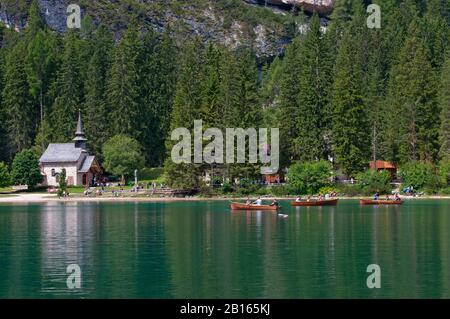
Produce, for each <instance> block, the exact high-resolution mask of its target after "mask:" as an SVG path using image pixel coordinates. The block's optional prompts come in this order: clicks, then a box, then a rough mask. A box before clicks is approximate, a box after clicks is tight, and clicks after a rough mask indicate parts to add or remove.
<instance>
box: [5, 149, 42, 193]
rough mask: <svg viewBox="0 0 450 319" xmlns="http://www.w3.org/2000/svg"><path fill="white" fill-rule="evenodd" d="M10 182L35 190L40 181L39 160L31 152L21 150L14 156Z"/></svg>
mask: <svg viewBox="0 0 450 319" xmlns="http://www.w3.org/2000/svg"><path fill="white" fill-rule="evenodd" d="M11 180H12V183H13V184H15V185H28V187H29V188H31V189H32V188H35V187H36V185H37V184H38V183H40V182H41V181H42V175H41V171H40V170H39V159H38V157H37V156H36V154H35V153H34V152H33V151H32V150H23V151H22V152H20V153H19V154H17V155H16V157H15V158H14V161H13V164H12V170H11Z"/></svg>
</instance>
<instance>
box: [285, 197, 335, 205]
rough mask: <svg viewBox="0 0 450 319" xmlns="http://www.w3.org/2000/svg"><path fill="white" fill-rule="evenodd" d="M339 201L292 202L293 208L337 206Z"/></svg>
mask: <svg viewBox="0 0 450 319" xmlns="http://www.w3.org/2000/svg"><path fill="white" fill-rule="evenodd" d="M338 201H339V199H324V200H310V201H300V202H291V206H294V207H298V206H336V205H337V203H338Z"/></svg>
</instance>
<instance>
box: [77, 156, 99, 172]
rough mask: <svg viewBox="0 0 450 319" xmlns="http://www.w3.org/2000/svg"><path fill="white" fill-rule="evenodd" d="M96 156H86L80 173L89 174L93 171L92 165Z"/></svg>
mask: <svg viewBox="0 0 450 319" xmlns="http://www.w3.org/2000/svg"><path fill="white" fill-rule="evenodd" d="M94 160H95V156H86V158H85V160H84V162H83V165H81V167H80V169H79V171H78V172H79V173H87V172H89V170H90V169H91V166H92V164H93V163H94Z"/></svg>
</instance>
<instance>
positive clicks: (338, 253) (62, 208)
mask: <svg viewBox="0 0 450 319" xmlns="http://www.w3.org/2000/svg"><path fill="white" fill-rule="evenodd" d="M449 206H450V205H449V202H448V201H417V202H411V203H407V204H405V205H404V206H402V207H373V206H368V207H361V206H359V205H358V203H357V202H355V201H343V202H342V203H340V205H339V206H337V207H298V208H290V207H288V205H287V203H283V214H288V215H289V217H288V218H287V219H283V218H280V217H279V216H278V215H277V214H276V213H271V212H258V211H252V212H234V213H231V212H230V210H229V208H228V204H227V203H226V202H192V203H191V202H189V203H120V204H116V203H109V204H108V203H50V204H42V205H37V204H33V205H0V267H1V270H2V272H1V275H0V298H17V297H23V298H36V297H38V298H73V297H75V298H80V297H82V298H132V297H137V298H247V297H248V298H259V297H261V298H268V297H270V298H346V297H357V298H377V297H397V298H400V297H413V298H414V297H425V298H431V297H434V298H442V297H447V298H449V297H450V246H449V245H450V244H449V243H450V236H449V229H450V218H449V216H448V211H449V209H448V208H449ZM374 263H375V264H378V265H380V267H381V270H382V289H379V290H369V289H368V288H367V287H366V278H367V276H368V274H367V273H366V268H367V266H368V265H369V264H374ZM69 264H78V265H79V266H80V267H81V270H82V288H81V289H79V290H69V289H68V288H67V287H66V279H67V276H68V274H66V267H67V265H69Z"/></svg>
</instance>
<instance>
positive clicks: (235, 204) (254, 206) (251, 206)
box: [231, 203, 280, 212]
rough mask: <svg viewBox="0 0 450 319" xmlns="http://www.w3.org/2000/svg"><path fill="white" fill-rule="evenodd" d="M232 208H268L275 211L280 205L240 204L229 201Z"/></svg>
mask: <svg viewBox="0 0 450 319" xmlns="http://www.w3.org/2000/svg"><path fill="white" fill-rule="evenodd" d="M231 209H232V210H268V211H274V212H276V211H277V210H278V209H280V206H270V205H254V204H250V205H247V204H242V203H231Z"/></svg>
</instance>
